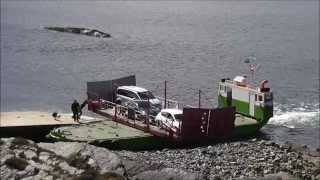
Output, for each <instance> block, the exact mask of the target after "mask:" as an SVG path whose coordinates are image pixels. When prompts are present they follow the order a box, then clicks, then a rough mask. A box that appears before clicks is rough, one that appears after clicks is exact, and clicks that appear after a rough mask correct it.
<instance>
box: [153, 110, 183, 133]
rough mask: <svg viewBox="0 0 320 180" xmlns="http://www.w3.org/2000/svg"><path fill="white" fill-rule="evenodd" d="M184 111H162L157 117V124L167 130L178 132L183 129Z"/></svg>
mask: <svg viewBox="0 0 320 180" xmlns="http://www.w3.org/2000/svg"><path fill="white" fill-rule="evenodd" d="M182 117H183V111H182V110H181V109H162V110H161V112H159V114H158V115H157V116H156V118H155V121H156V123H157V124H158V125H159V126H160V127H162V128H166V129H171V130H173V131H174V132H178V131H179V129H180V127H181V122H182Z"/></svg>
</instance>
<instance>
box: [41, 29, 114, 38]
mask: <svg viewBox="0 0 320 180" xmlns="http://www.w3.org/2000/svg"><path fill="white" fill-rule="evenodd" d="M45 29H47V30H51V31H58V32H68V33H74V34H83V35H87V36H94V37H99V38H110V37H111V35H110V34H108V33H105V32H102V31H99V30H96V29H88V28H77V27H45Z"/></svg>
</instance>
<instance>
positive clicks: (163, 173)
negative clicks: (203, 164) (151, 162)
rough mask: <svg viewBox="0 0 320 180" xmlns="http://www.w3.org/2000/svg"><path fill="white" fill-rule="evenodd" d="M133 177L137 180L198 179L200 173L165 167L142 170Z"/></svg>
mask: <svg viewBox="0 0 320 180" xmlns="http://www.w3.org/2000/svg"><path fill="white" fill-rule="evenodd" d="M132 179H135V180H154V179H157V180H197V179H199V177H198V175H196V174H194V173H187V172H185V171H182V170H178V169H172V168H164V169H161V170H154V171H145V172H142V173H140V174H138V175H136V176H134V177H132Z"/></svg>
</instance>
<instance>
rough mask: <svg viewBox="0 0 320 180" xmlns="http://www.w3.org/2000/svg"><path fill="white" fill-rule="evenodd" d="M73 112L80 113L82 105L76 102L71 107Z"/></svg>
mask: <svg viewBox="0 0 320 180" xmlns="http://www.w3.org/2000/svg"><path fill="white" fill-rule="evenodd" d="M71 110H72V112H79V111H80V104H79V103H78V102H74V103H72V105H71Z"/></svg>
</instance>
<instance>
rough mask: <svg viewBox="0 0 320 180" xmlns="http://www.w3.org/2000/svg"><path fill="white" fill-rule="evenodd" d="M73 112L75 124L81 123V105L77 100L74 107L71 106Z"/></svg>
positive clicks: (73, 104)
mask: <svg viewBox="0 0 320 180" xmlns="http://www.w3.org/2000/svg"><path fill="white" fill-rule="evenodd" d="M71 110H72V113H73V116H72V117H73V119H74V121H75V122H79V119H80V116H79V113H80V104H79V103H78V101H77V100H74V101H73V103H72V105H71Z"/></svg>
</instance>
